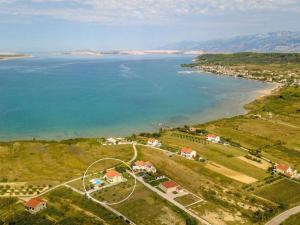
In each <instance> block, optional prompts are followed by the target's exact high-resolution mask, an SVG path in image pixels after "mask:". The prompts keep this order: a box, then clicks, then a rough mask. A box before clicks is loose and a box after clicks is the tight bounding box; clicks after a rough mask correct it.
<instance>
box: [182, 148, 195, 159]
mask: <svg viewBox="0 0 300 225" xmlns="http://www.w3.org/2000/svg"><path fill="white" fill-rule="evenodd" d="M180 155H181V156H183V157H185V158H187V159H193V158H194V157H196V155H197V153H196V151H193V150H192V149H191V148H187V147H183V148H182V149H181V150H180Z"/></svg>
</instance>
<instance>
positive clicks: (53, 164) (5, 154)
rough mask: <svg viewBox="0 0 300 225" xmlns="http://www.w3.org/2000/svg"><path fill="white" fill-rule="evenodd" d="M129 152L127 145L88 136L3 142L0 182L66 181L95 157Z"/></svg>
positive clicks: (128, 155)
mask: <svg viewBox="0 0 300 225" xmlns="http://www.w3.org/2000/svg"><path fill="white" fill-rule="evenodd" d="M132 156H133V149H132V146H131V145H118V146H100V145H99V144H97V143H93V142H92V143H90V140H89V139H87V140H85V141H78V142H75V143H56V142H48V143H47V142H15V143H3V144H0V164H1V167H0V178H1V179H2V182H7V181H11V182H16V181H26V182H38V183H40V184H41V183H49V182H53V181H66V180H68V179H71V178H74V177H77V176H81V175H82V174H83V173H84V171H85V169H86V168H87V166H88V165H89V164H90V163H92V162H94V161H95V160H97V159H100V158H104V157H115V158H120V159H123V160H125V161H128V160H130V159H131V157H132ZM0 182H1V181H0Z"/></svg>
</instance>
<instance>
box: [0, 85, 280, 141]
mask: <svg viewBox="0 0 300 225" xmlns="http://www.w3.org/2000/svg"><path fill="white" fill-rule="evenodd" d="M265 83H269V84H272V85H273V86H272V87H268V88H264V89H260V90H255V91H253V92H249V97H248V98H247V99H244V100H242V101H240V102H239V103H238V104H236V102H235V101H230V100H228V99H227V100H226V101H223V102H221V103H218V104H217V105H216V106H214V107H212V108H210V109H207V111H204V112H202V113H199V114H197V115H191V117H190V120H192V121H190V122H189V121H186V122H183V123H182V124H184V125H189V126H197V125H201V124H205V123H210V122H213V121H217V120H220V119H226V118H232V117H235V116H239V115H246V114H247V113H248V112H249V111H248V110H247V109H246V108H245V106H246V105H247V104H249V103H251V102H254V101H256V100H259V99H261V98H264V97H267V96H270V95H272V94H273V93H275V92H276V91H278V90H280V89H281V88H282V87H283V86H284V85H283V84H279V83H275V82H273V83H270V82H265ZM232 107H235V108H237V107H238V110H237V111H236V112H227V114H229V115H227V116H226V114H224V111H226V110H228V109H230V108H232ZM216 110H218V111H217V112H222V114H223V115H219V114H218V113H215V114H214V112H216ZM238 111H239V112H238ZM167 125H168V127H169V128H170V129H172V128H174V127H182V126H183V125H174V126H172V125H171V124H167ZM140 128H141V129H140ZM140 128H138V127H136V129H135V128H128V130H131V131H129V132H128V133H126V134H125V133H123V134H117V133H115V134H114V133H113V132H112V133H110V134H103V135H97V134H96V132H97V131H96V130H95V128H91V129H89V131H90V132H91V135H80V134H79V135H78V136H77V135H76V134H74V135H72V134H71V135H69V137H68V135H67V136H65V137H63V135H62V136H61V135H60V134H58V133H55V132H54V133H53V134H50V133H49V137H40V138H39V137H37V136H30V137H28V138H15V139H14V138H11V139H4V140H0V142H2V143H9V142H18V141H20V142H22V141H46V142H52V141H53V142H60V141H65V140H71V139H95V138H102V137H104V138H107V137H126V136H130V135H132V134H134V133H135V134H139V133H152V132H157V130H158V129H159V127H155V128H154V127H152V128H150V129H142V127H140ZM126 129H127V128H126ZM126 129H125V130H126ZM93 134H95V135H93ZM41 136H47V134H46V135H41Z"/></svg>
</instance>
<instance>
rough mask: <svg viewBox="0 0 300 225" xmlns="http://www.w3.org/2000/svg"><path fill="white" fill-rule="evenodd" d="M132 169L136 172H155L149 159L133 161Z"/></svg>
mask: <svg viewBox="0 0 300 225" xmlns="http://www.w3.org/2000/svg"><path fill="white" fill-rule="evenodd" d="M132 169H133V170H134V171H137V172H144V171H146V172H148V173H156V168H155V167H154V166H153V164H152V163H151V162H149V161H136V162H134V163H133V166H132Z"/></svg>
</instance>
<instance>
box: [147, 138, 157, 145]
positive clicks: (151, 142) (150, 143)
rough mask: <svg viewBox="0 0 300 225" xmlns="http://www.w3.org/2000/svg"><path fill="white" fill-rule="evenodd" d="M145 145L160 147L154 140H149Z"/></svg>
mask: <svg viewBox="0 0 300 225" xmlns="http://www.w3.org/2000/svg"><path fill="white" fill-rule="evenodd" d="M147 145H150V146H153V147H155V146H160V143H159V142H158V140H157V139H155V138H149V139H148V141H147Z"/></svg>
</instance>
